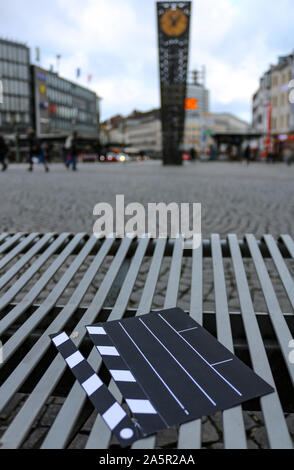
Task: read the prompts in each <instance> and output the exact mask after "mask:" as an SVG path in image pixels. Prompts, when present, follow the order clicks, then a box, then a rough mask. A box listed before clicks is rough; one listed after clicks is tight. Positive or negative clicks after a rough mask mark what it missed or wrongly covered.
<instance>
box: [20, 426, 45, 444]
mask: <svg viewBox="0 0 294 470" xmlns="http://www.w3.org/2000/svg"><path fill="white" fill-rule="evenodd" d="M47 432H48V428H41V427H38V428H37V429H35V430H34V431H33V432H32V433H31V435H30V436H29V438H28V439H27V440H26V441H25V442H24V444H23V445H22V449H38V448H39V447H40V445H41V443H42V441H43V440H44V437H45V435H46V434H47Z"/></svg>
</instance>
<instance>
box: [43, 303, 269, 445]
mask: <svg viewBox="0 0 294 470" xmlns="http://www.w3.org/2000/svg"><path fill="white" fill-rule="evenodd" d="M87 331H88V334H89V336H90V338H91V340H92V341H93V343H94V345H95V347H96V348H97V350H98V352H99V354H100V355H101V357H102V360H103V362H104V364H105V365H106V367H107V369H108V370H109V372H110V374H111V376H112V378H113V380H114V381H115V383H116V384H117V386H118V388H119V390H120V392H121V394H122V396H123V399H124V401H125V403H126V405H127V407H128V409H129V415H128V414H127V413H126V411H125V410H124V409H123V408H122V406H121V405H120V404H119V403H117V401H116V400H115V398H114V397H113V395H112V394H111V393H110V392H109V390H108V388H107V387H106V385H105V384H104V383H103V382H102V380H101V379H100V378H99V376H98V375H97V374H96V373H95V372H94V370H93V369H92V367H91V366H90V365H89V363H88V362H87V361H86V359H85V358H84V357H83V356H82V354H81V353H80V352H79V351H78V350H77V348H76V346H75V345H74V343H73V342H72V340H71V339H70V338H69V337H68V336H67V334H66V333H64V332H62V333H59V334H57V335H53V336H51V339H52V341H53V343H54V344H55V346H56V348H57V349H58V351H59V352H60V353H61V355H62V356H63V358H64V359H65V361H66V362H67V364H68V366H69V368H70V369H71V371H72V372H73V374H74V376H75V377H76V379H77V380H78V381H79V383H80V384H81V386H82V387H83V389H84V391H85V392H86V394H87V395H88V397H89V399H90V400H91V401H92V403H93V405H94V406H95V408H96V409H97V410H98V412H99V413H100V414H101V416H102V418H103V420H104V421H105V423H106V424H107V426H108V427H109V428H110V430H111V431H112V432H113V433H114V435H115V436H116V437H117V439H118V441H119V443H120V445H121V446H122V447H127V446H130V445H131V444H132V443H133V442H135V441H136V440H138V439H142V438H144V437H146V436H148V435H151V434H154V433H156V432H158V431H160V430H163V429H167V428H169V427H171V426H174V425H179V424H183V423H186V422H189V421H193V420H195V419H199V418H201V417H202V416H207V415H211V414H214V413H216V412H217V411H223V410H226V409H229V408H232V407H234V406H237V405H240V404H241V403H243V402H246V401H248V400H250V399H253V398H257V397H260V396H264V395H267V394H269V393H272V392H274V389H273V388H272V387H271V386H270V385H269V384H267V383H266V382H265V381H264V380H263V379H261V378H260V377H259V376H258V375H256V374H255V373H254V372H253V371H252V370H251V369H250V368H249V367H247V366H246V365H245V364H244V363H243V362H242V361H240V360H239V359H238V358H237V357H236V356H234V355H233V354H232V353H231V352H230V351H229V350H228V349H226V348H225V347H224V346H223V345H222V344H220V343H219V342H218V341H217V340H216V339H215V337H214V336H212V335H211V334H210V333H208V331H206V330H205V329H204V328H203V327H201V325H199V324H198V323H196V322H195V321H194V320H193V319H192V318H191V317H190V316H189V315H187V314H186V313H185V312H183V311H182V310H180V309H178V308H174V309H170V310H165V311H162V312H156V313H150V314H148V315H143V316H140V317H135V318H127V319H125V320H119V321H113V322H107V323H99V324H97V325H91V326H88V327H87Z"/></svg>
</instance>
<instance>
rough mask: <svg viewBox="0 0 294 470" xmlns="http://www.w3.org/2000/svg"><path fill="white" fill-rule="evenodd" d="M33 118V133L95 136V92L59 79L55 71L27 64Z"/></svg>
mask: <svg viewBox="0 0 294 470" xmlns="http://www.w3.org/2000/svg"><path fill="white" fill-rule="evenodd" d="M31 73H32V84H33V105H34V120H35V127H36V130H37V134H38V135H39V136H42V135H50V134H54V135H55V134H56V135H57V134H68V133H70V132H73V131H74V130H76V131H77V132H78V133H79V134H80V135H85V136H86V135H91V136H96V135H98V126H99V117H98V112H97V101H98V97H97V95H96V93H94V92H93V91H90V90H88V89H86V88H83V87H81V86H80V85H77V84H75V83H73V82H71V81H69V80H66V79H64V78H61V77H60V76H59V75H58V74H57V73H54V72H52V71H48V70H45V69H42V68H40V67H37V66H32V67H31Z"/></svg>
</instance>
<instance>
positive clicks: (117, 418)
mask: <svg viewBox="0 0 294 470" xmlns="http://www.w3.org/2000/svg"><path fill="white" fill-rule="evenodd" d="M50 338H51V340H52V342H53V343H54V345H55V347H56V348H57V349H58V351H59V352H60V354H61V355H62V357H63V358H64V360H65V361H66V363H67V365H68V367H69V368H70V369H71V371H72V373H73V374H74V376H75V377H76V379H77V380H78V382H79V383H80V384H81V386H82V387H83V389H84V391H85V392H86V394H87V396H88V397H89V399H90V400H91V402H92V403H93V405H94V406H95V408H96V409H97V411H98V412H99V413H100V414H101V416H102V418H103V420H104V421H105V423H106V424H107V426H108V427H109V428H110V430H111V431H112V432H113V433H114V435H115V436H116V438H117V439H118V441H119V443H120V444H121V446H122V447H127V446H130V445H131V444H132V443H133V442H134V441H136V440H137V439H140V438H141V437H143V436H142V435H141V433H140V430H139V429H138V427H137V426H135V425H134V423H133V422H132V420H131V418H130V417H129V416H128V415H127V414H126V412H125V411H124V410H123V408H122V407H121V406H120V405H119V404H118V403H117V401H116V400H115V398H114V397H113V396H112V394H111V393H110V392H109V390H108V388H107V387H106V385H105V384H104V383H103V382H102V380H101V379H100V377H99V376H98V375H97V374H96V373H95V371H94V370H93V369H92V367H91V366H90V364H89V363H88V361H87V360H86V359H85V358H84V357H83V355H82V354H81V353H80V351H79V350H78V349H77V348H76V346H75V344H74V343H73V341H72V340H71V339H70V338H69V337H68V335H67V334H66V333H64V332H63V333H60V334H57V335H51V336H50Z"/></svg>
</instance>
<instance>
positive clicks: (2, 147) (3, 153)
mask: <svg viewBox="0 0 294 470" xmlns="http://www.w3.org/2000/svg"><path fill="white" fill-rule="evenodd" d="M8 151H9V148H8V145H7V144H6V142H5V140H4V137H3V136H2V135H0V162H1V165H2V171H6V170H7V163H6V158H7V155H8Z"/></svg>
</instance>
